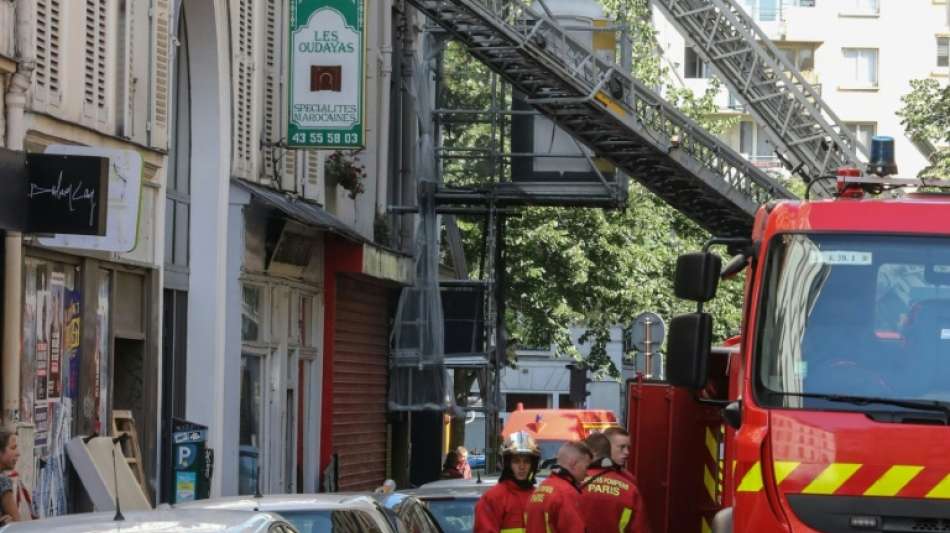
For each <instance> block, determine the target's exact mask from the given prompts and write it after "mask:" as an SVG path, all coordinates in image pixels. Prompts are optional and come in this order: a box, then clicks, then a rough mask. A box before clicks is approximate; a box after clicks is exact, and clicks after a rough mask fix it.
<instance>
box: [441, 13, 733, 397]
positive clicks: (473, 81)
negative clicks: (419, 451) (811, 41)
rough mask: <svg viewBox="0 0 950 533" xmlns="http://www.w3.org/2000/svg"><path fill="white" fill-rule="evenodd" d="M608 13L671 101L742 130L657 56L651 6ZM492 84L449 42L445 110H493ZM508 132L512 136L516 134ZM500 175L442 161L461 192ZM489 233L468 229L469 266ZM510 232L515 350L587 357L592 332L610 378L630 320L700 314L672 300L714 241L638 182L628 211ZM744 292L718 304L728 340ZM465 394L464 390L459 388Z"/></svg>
mask: <svg viewBox="0 0 950 533" xmlns="http://www.w3.org/2000/svg"><path fill="white" fill-rule="evenodd" d="M604 6H605V9H606V10H607V11H608V12H610V13H615V14H622V15H623V16H622V17H618V20H620V21H621V22H622V23H623V24H625V25H626V26H627V28H628V33H629V35H631V36H632V40H633V43H632V55H633V62H632V63H633V64H634V65H635V68H634V73H633V74H634V75H635V76H636V77H637V78H638V79H639V80H640V81H642V82H643V83H645V84H646V85H648V86H651V87H655V88H662V92H663V94H664V96H665V97H666V98H667V99H668V100H669V101H670V102H672V103H673V104H674V105H676V106H677V107H679V108H680V109H681V110H682V111H683V112H684V113H686V114H687V115H689V116H690V117H692V118H693V119H694V120H697V121H699V122H700V124H702V125H703V126H704V127H706V128H707V129H709V130H711V131H713V132H714V133H717V132H721V131H723V130H724V129H726V128H728V127H729V126H731V125H732V124H733V122H732V121H731V120H726V119H724V118H722V117H721V116H717V115H716V112H717V111H718V107H717V106H716V104H715V101H714V99H715V97H716V95H717V94H718V92H719V88H720V84H719V82H718V80H711V83H710V87H709V90H707V91H706V92H705V93H703V94H701V95H695V94H693V93H692V91H690V90H689V89H686V88H682V87H679V86H677V85H675V84H673V83H671V82H670V76H669V75H668V74H669V73H668V70H667V69H666V68H665V67H664V66H663V65H662V63H661V60H660V57H661V54H659V53H657V50H658V45H657V42H656V39H655V33H656V32H655V29H654V28H653V25H652V20H651V14H650V8H649V3H648V1H647V0H604ZM487 79H488V71H487V69H486V68H485V67H484V66H483V65H481V64H479V63H477V62H475V61H472V60H471V58H470V57H469V56H468V55H467V54H466V53H465V51H464V50H463V49H462V48H461V47H458V46H456V45H455V44H454V43H452V44H449V46H447V48H446V51H445V54H444V62H443V76H442V81H443V82H444V84H445V86H444V91H443V101H442V102H440V107H444V108H453V107H457V108H462V107H464V108H468V109H481V110H485V109H488V108H489V105H490V95H489V93H488V91H487V90H486V88H487V87H486V83H485V80H487ZM506 102H509V100H506ZM474 117H475V115H474V114H473V115H472V118H474ZM457 118H458V117H457ZM503 128H504V129H503V131H505V132H506V134H507V135H510V129H508V126H507V125H505V126H503ZM444 133H445V134H444V138H443V146H444V147H445V148H447V149H449V150H448V152H450V151H451V149H452V148H462V149H463V150H464V149H474V148H485V147H489V146H491V143H492V135H491V128H490V126H489V125H488V124H486V123H485V122H477V123H475V122H473V123H469V124H465V125H459V124H453V125H449V126H447V127H446V128H444ZM509 138H510V137H509ZM448 152H447V153H448ZM491 174H493V168H492V167H491V164H490V162H489V161H487V160H486V159H443V175H444V178H445V180H446V183H448V184H451V185H465V186H472V185H475V184H478V183H480V182H481V183H483V182H484V181H485V177H486V176H487V175H491ZM481 224H482V221H481V220H480V219H465V218H461V219H460V221H459V225H460V229H461V230H462V233H463V238H464V240H465V247H466V253H467V254H468V257H469V258H474V257H478V256H479V255H480V252H481V242H482V225H481ZM506 232H507V240H506V243H505V244H506V262H507V273H506V274H507V280H508V282H509V283H508V286H507V300H506V305H507V313H506V317H505V319H506V324H507V329H508V331H509V341H510V342H511V343H513V344H516V345H521V346H543V345H552V344H554V345H556V346H557V348H558V350H559V352H560V353H562V354H564V355H570V356H573V357H578V353H577V350H576V348H575V347H574V346H573V343H572V342H571V339H570V338H569V333H568V332H569V329H568V328H569V327H570V326H572V325H583V326H584V327H585V333H584V334H583V336H582V338H581V340H582V342H587V343H590V346H591V357H590V358H589V359H588V361H587V364H588V366H590V367H593V368H594V369H598V370H601V371H603V372H607V373H609V374H612V375H617V374H618V369H616V368H614V367H613V365H612V364H611V363H610V360H609V359H608V358H607V356H606V345H607V342H608V341H609V330H610V328H611V327H612V326H614V325H616V324H628V323H630V322H631V321H632V319H633V317H634V316H636V315H637V314H638V313H640V312H641V311H646V310H651V311H655V312H658V313H659V314H660V315H661V316H663V317H665V318H667V319H669V318H670V317H672V316H673V314H675V313H679V312H684V311H686V310H688V309H690V304H688V303H686V302H679V301H677V300H676V299H675V297H674V296H673V294H672V275H673V270H674V268H675V262H676V257H677V255H679V254H680V253H683V252H685V251H694V250H697V249H699V248H700V247H701V246H702V244H703V242H704V241H705V240H706V239H707V238H708V237H709V235H708V234H707V233H706V232H705V231H704V230H702V229H701V228H699V227H698V226H696V225H695V224H694V223H693V222H692V221H690V220H689V219H687V218H686V217H685V216H683V215H682V214H680V213H678V212H677V211H676V210H674V209H672V208H670V207H669V206H668V205H666V204H665V203H664V202H662V201H661V200H659V199H658V198H656V197H655V196H654V195H653V194H652V193H650V192H648V191H647V190H645V189H644V188H642V187H641V186H639V185H637V184H636V183H634V184H633V185H631V188H630V193H629V201H628V205H627V207H626V209H623V210H604V209H590V208H574V209H564V208H526V209H523V210H522V211H521V212H520V213H519V214H518V215H516V216H511V217H509V218H508V225H507V229H506ZM469 264H470V265H472V269H473V271H474V270H476V269H477V268H478V262H477V261H469ZM473 274H474V272H473ZM741 292H742V285H741V280H739V281H732V282H728V283H725V284H724V286H723V289H722V290H721V293H720V297H719V298H718V299H717V300H716V302H714V303H713V304H712V305H711V306H709V307H708V309H709V310H710V311H711V312H713V313H714V315H715V316H716V318H717V321H716V333H717V335H718V336H719V337H720V338H723V337H726V336H728V335H731V334H734V333H735V331H736V330H737V327H738V324H739V319H740V317H741V311H740V309H741ZM466 391H467V389H466V388H465V387H462V388H461V389H459V390H458V392H466Z"/></svg>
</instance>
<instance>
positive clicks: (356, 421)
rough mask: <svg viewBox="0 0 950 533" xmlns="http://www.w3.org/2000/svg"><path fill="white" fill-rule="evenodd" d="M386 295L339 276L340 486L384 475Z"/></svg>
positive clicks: (336, 447)
mask: <svg viewBox="0 0 950 533" xmlns="http://www.w3.org/2000/svg"><path fill="white" fill-rule="evenodd" d="M387 295H388V290H387V289H386V288H384V287H382V286H379V285H374V284H372V283H367V282H365V281H361V280H356V279H353V278H349V277H345V276H337V297H336V321H335V324H334V337H335V346H334V356H333V422H332V424H333V430H332V435H333V437H332V439H333V451H334V453H336V454H337V456H338V457H339V476H340V477H339V490H340V491H347V490H366V489H373V488H375V487H378V486H379V485H380V484H381V483H382V482H383V480H384V479H385V477H386V452H387V450H386V379H387V374H388V370H389V369H388V366H387V346H388V344H389V328H388V309H389V305H388V301H387Z"/></svg>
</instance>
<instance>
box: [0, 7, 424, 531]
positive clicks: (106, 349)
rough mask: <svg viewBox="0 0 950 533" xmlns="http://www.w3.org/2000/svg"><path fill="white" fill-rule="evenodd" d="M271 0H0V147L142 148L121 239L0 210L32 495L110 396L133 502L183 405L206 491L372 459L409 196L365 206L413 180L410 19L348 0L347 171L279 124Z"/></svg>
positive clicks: (369, 465)
mask: <svg viewBox="0 0 950 533" xmlns="http://www.w3.org/2000/svg"><path fill="white" fill-rule="evenodd" d="M292 4H293V2H292V1H291V0H213V1H207V2H184V1H182V0H141V1H139V0H136V1H131V0H69V1H67V0H16V1H14V2H0V81H2V84H0V88H2V94H0V96H2V98H0V111H2V112H0V133H2V136H0V138H2V141H3V145H4V147H6V148H9V149H13V150H26V151H28V152H42V151H44V150H46V148H47V147H48V146H50V145H58V144H67V145H80V146H85V147H92V148H96V149H113V150H124V151H126V152H128V153H132V154H135V155H136V156H137V158H138V160H140V161H141V169H142V170H141V188H140V189H136V190H138V191H139V197H140V199H139V201H138V216H137V217H135V218H134V220H135V227H134V228H133V229H134V230H135V231H133V232H132V233H133V234H134V240H133V245H132V246H131V247H130V248H129V249H128V250H121V251H104V250H102V249H97V248H96V246H91V245H89V244H88V242H86V243H84V244H83V243H79V244H77V243H69V242H65V241H64V240H63V239H60V238H58V237H55V238H48V236H44V237H39V236H32V235H19V234H17V233H15V232H12V231H8V232H5V233H4V246H3V274H4V279H5V283H4V290H3V298H4V308H3V309H4V311H3V319H4V328H3V336H4V358H3V368H2V372H3V376H4V381H3V391H2V393H3V399H4V403H3V405H4V411H3V424H4V425H5V426H10V427H17V428H18V432H19V434H20V437H21V440H20V442H21V449H24V451H25V452H27V453H24V457H23V459H22V465H21V467H20V468H19V470H20V472H21V475H23V477H24V479H25V481H26V482H27V485H28V486H30V487H31V488H32V490H33V491H34V494H36V495H43V496H42V499H43V501H44V502H51V503H49V504H48V505H47V504H45V503H44V505H46V507H44V508H43V509H41V513H42V514H44V515H54V514H63V513H66V512H72V511H76V510H79V509H78V508H76V507H75V506H74V505H73V504H72V503H71V499H72V498H71V496H70V495H69V494H68V492H65V491H64V489H63V487H65V486H66V485H67V484H68V483H67V476H66V459H65V456H64V452H63V446H64V443H65V442H66V441H68V440H69V439H70V438H72V437H74V436H77V435H90V434H93V433H97V434H100V435H106V434H113V433H114V432H115V430H114V428H113V425H114V423H113V419H114V418H115V417H114V416H113V414H114V413H115V412H118V413H122V414H121V416H126V415H129V416H131V417H132V418H133V419H134V421H135V424H136V427H137V431H138V434H139V437H140V447H141V454H142V462H143V466H144V474H145V475H144V479H143V480H142V485H143V490H144V491H145V492H146V493H147V496H148V498H149V499H150V500H151V501H152V502H153V503H157V502H160V501H167V500H168V499H169V497H170V496H171V495H172V494H174V491H175V488H176V485H175V483H176V482H175V478H174V476H173V475H172V474H171V463H172V461H171V447H170V438H171V432H172V429H173V428H174V427H175V425H176V424H178V423H180V422H182V421H187V422H190V423H195V424H200V425H203V426H206V427H207V428H208V431H207V446H208V447H209V448H210V449H212V450H213V452H214V469H213V472H214V473H213V476H212V480H211V494H212V495H227V494H237V493H253V492H254V491H255V490H257V489H260V490H262V491H263V492H302V491H308V492H314V491H317V490H321V489H341V490H342V489H351V490H355V489H367V488H373V487H375V486H378V485H379V484H380V483H381V482H382V481H383V480H384V479H385V478H386V477H390V476H391V473H392V472H391V470H392V466H391V464H392V461H393V457H392V453H393V452H392V440H391V439H390V438H389V435H390V434H391V433H392V424H393V420H392V417H391V416H390V413H389V412H388V409H387V401H386V394H387V386H388V365H389V338H390V321H391V318H392V314H393V310H394V308H395V302H396V301H397V299H398V295H399V291H400V288H401V287H402V286H404V285H406V284H407V283H411V281H412V277H413V270H412V261H411V259H410V257H409V256H408V255H406V253H405V251H406V250H408V249H409V248H408V244H407V243H410V242H411V240H412V235H411V228H412V225H411V220H410V221H399V220H395V219H394V218H393V217H390V216H387V215H386V208H387V207H388V206H389V205H391V204H397V205H399V204H405V203H412V202H414V195H415V186H414V180H415V178H414V175H413V173H412V171H411V170H412V164H413V163H412V161H411V153H412V150H413V149H414V148H415V146H414V145H415V142H414V139H413V135H414V131H415V130H414V129H413V127H412V126H411V125H404V124H403V123H404V122H405V121H402V120H399V119H400V116H402V115H410V114H411V113H412V108H411V101H412V96H411V95H410V94H409V91H408V90H407V89H406V86H407V85H408V84H409V81H406V80H400V79H399V78H397V77H395V76H394V75H393V73H394V71H395V72H397V73H399V72H402V71H405V72H410V71H411V70H412V69H411V64H412V57H411V56H412V54H411V53H408V54H403V52H402V49H403V48H407V49H409V50H411V49H412V47H413V44H414V38H415V37H414V35H413V34H412V31H414V30H413V29H412V28H413V27H414V25H412V24H406V23H405V18H406V17H407V16H409V15H407V14H406V9H405V7H404V6H401V5H397V6H395V7H394V6H393V3H392V2H391V1H386V2H383V3H365V4H364V6H365V11H364V16H365V20H364V27H365V48H366V50H365V59H366V61H365V81H364V90H365V99H364V101H365V121H366V130H365V148H363V149H362V150H359V151H358V152H356V153H353V154H346V155H347V157H350V158H352V159H353V160H354V161H355V162H357V164H359V165H362V166H364V168H365V173H366V177H365V178H364V179H363V180H362V182H361V185H362V187H361V190H360V191H358V192H356V193H354V192H353V191H351V190H346V189H344V188H343V187H342V186H341V185H340V184H338V183H337V182H336V181H335V178H334V176H332V175H330V174H328V173H327V172H325V167H326V163H327V160H328V157H330V156H331V155H332V154H333V151H328V150H297V149H291V148H289V147H288V146H287V143H286V138H285V137H286V133H285V132H286V131H287V108H288V107H289V104H288V101H287V86H288V83H287V82H286V79H287V70H288V64H289V61H290V57H289V51H288V46H287V43H288V42H289V41H288V34H289V30H288V24H289V21H288V15H289V13H290V10H291V5H292ZM394 15H395V17H396V18H397V21H398V20H401V21H402V22H397V24H394V23H393V18H394ZM412 16H413V17H414V16H415V15H412ZM407 28H408V30H407ZM394 50H395V51H396V54H395V55H397V56H399V57H397V58H396V59H395V60H394V59H393V56H394ZM402 56H406V57H402ZM400 69H402V70H400ZM391 130H396V131H398V132H399V133H400V134H401V135H398V136H397V135H390V133H389V132H390V131H391ZM393 169H401V170H402V172H395V171H393ZM4 177H5V176H4ZM110 188H111V184H110ZM110 200H111V197H110ZM131 203H134V202H131ZM131 203H129V205H131ZM129 205H126V206H125V207H129ZM109 209H110V211H109V213H110V214H112V213H113V206H112V203H111V202H110V208H109ZM67 240H68V239H67ZM357 456H359V457H360V459H358V458H357ZM367 457H368V459H367ZM50 494H56V495H60V496H57V497H56V498H47V497H46V496H48V495H50Z"/></svg>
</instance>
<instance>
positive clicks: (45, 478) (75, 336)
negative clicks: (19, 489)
mask: <svg viewBox="0 0 950 533" xmlns="http://www.w3.org/2000/svg"><path fill="white" fill-rule="evenodd" d="M23 278H24V291H23V315H22V324H23V330H22V343H23V350H22V355H21V365H20V383H21V406H20V413H21V422H22V423H24V424H26V425H27V426H29V427H32V433H33V442H32V446H31V448H32V449H31V450H29V451H31V452H32V456H33V461H32V467H33V468H32V470H29V469H27V471H26V472H23V475H24V479H25V480H27V482H28V483H29V484H30V486H32V487H33V495H34V501H35V502H36V504H37V506H38V510H39V513H40V515H41V516H50V515H59V514H64V513H66V512H70V511H76V510H77V509H75V508H72V507H70V503H69V502H70V501H73V502H74V501H75V499H74V498H72V499H71V498H70V487H69V484H68V482H67V467H66V465H67V461H66V457H65V455H64V454H65V452H64V446H65V444H66V443H67V442H68V441H69V440H70V439H71V438H73V437H75V436H78V435H92V434H99V435H107V434H112V433H113V432H114V430H113V412H114V411H129V412H131V414H132V418H133V420H134V421H135V425H136V430H137V432H138V435H139V443H140V449H139V450H138V451H139V453H140V454H141V457H140V458H139V459H140V460H142V461H143V463H144V464H143V470H144V472H145V480H141V481H144V482H143V490H144V491H145V492H146V494H149V493H150V492H153V488H154V484H153V483H152V481H153V480H154V476H155V470H156V450H155V442H156V432H155V428H156V424H157V418H156V413H157V410H156V407H157V406H156V402H157V398H158V391H157V380H156V379H154V376H157V375H158V370H159V368H158V360H157V349H156V342H155V336H156V333H157V332H156V331H155V327H156V326H154V324H156V322H157V320H156V317H154V316H153V315H154V314H153V313H152V312H151V311H150V309H151V305H150V302H152V301H153V300H154V297H155V296H154V290H153V288H152V287H153V284H154V282H155V272H154V270H151V269H145V268H139V267H133V266H127V265H121V264H117V263H113V262H108V261H101V260H97V259H92V258H87V257H78V256H74V255H67V254H61V253H58V252H53V251H50V250H47V249H43V248H39V247H33V246H30V247H26V249H25V257H24V264H23ZM27 446H29V444H28V443H21V448H26V447H27Z"/></svg>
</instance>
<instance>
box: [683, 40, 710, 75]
mask: <svg viewBox="0 0 950 533" xmlns="http://www.w3.org/2000/svg"><path fill="white" fill-rule="evenodd" d="M683 55H684V66H683V71H684V73H683V75H684V76H686V77H687V78H708V77H709V63H706V62H705V61H703V59H702V58H701V57H699V54H698V53H696V49H695V48H693V47H692V46H687V47H686V51H685V53H684V54H683Z"/></svg>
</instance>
